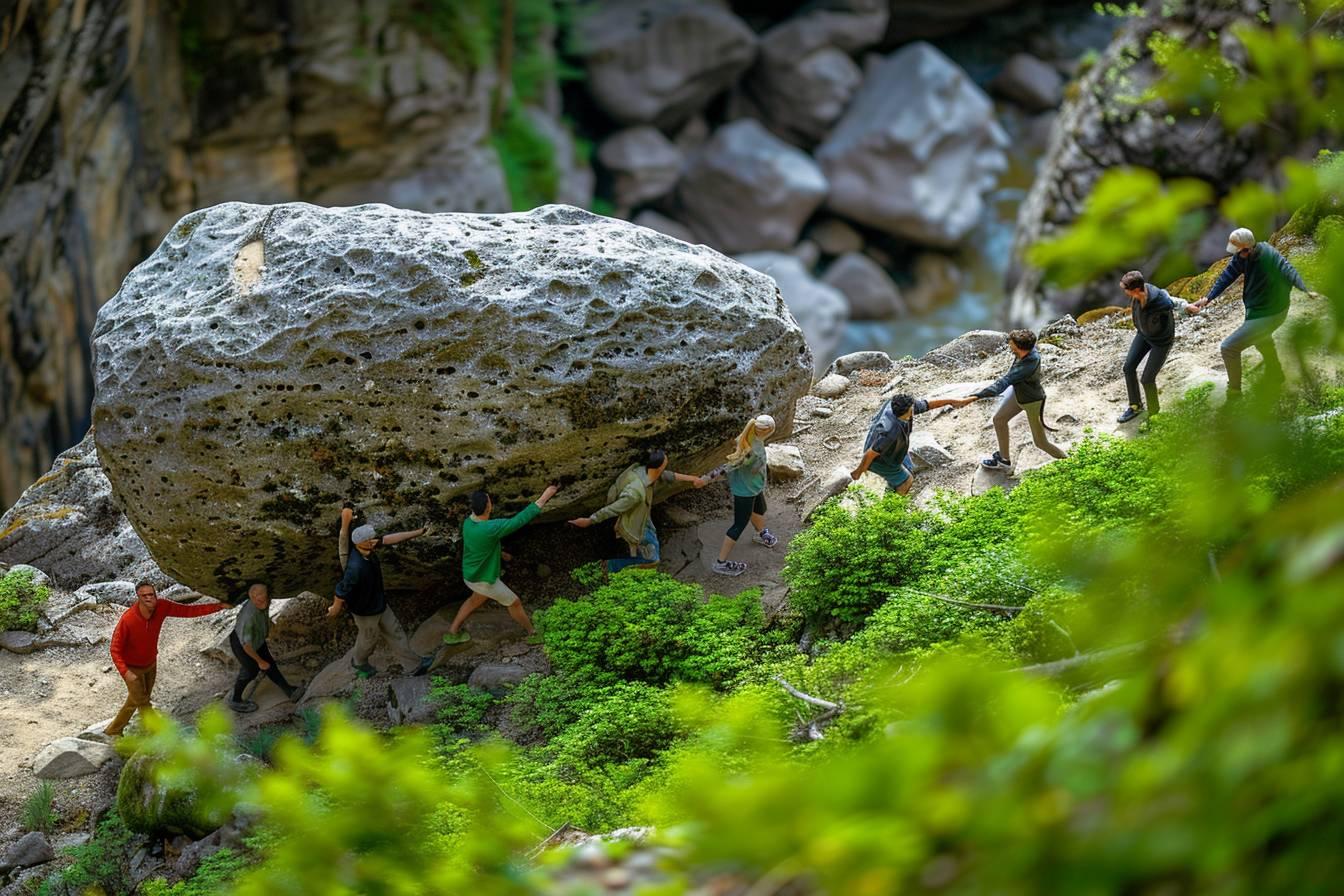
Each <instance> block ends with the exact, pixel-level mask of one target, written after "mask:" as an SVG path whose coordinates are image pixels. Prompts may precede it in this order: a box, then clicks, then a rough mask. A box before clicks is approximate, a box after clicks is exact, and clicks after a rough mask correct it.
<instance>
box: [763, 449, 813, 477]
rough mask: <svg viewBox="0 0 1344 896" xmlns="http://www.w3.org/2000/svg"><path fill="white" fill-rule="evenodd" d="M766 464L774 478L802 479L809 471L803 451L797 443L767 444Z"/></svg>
mask: <svg viewBox="0 0 1344 896" xmlns="http://www.w3.org/2000/svg"><path fill="white" fill-rule="evenodd" d="M765 465H766V469H767V470H769V473H770V478H771V479H772V480H774V479H779V480H787V479H801V478H802V476H803V474H804V473H806V472H807V464H805V463H803V452H801V451H799V450H798V446H796V445H766V446H765Z"/></svg>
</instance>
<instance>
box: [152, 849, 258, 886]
mask: <svg viewBox="0 0 1344 896" xmlns="http://www.w3.org/2000/svg"><path fill="white" fill-rule="evenodd" d="M253 861H254V859H253V858H252V857H251V856H249V855H247V854H246V853H242V852H234V851H233V850H231V849H228V848H225V849H221V850H219V851H218V852H214V853H211V854H210V855H208V856H206V857H205V858H204V859H202V860H201V864H200V866H199V867H197V869H196V873H195V874H193V875H192V876H191V877H189V878H187V879H186V880H181V881H178V882H177V883H175V884H169V883H168V882H167V881H166V880H164V879H163V878H161V877H158V878H153V879H151V880H147V881H145V882H144V883H143V884H141V885H140V891H139V892H140V894H141V896H224V894H226V893H231V892H233V882H234V880H235V879H236V878H237V877H238V875H239V874H241V873H242V872H243V871H244V870H245V869H246V868H247V867H248V866H250V865H251V864H252V863H253Z"/></svg>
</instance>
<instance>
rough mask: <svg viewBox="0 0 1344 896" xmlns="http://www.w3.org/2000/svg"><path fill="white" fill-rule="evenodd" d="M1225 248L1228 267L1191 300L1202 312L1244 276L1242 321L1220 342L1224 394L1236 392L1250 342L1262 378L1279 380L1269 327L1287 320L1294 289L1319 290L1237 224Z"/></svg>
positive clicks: (1271, 333)
mask: <svg viewBox="0 0 1344 896" xmlns="http://www.w3.org/2000/svg"><path fill="white" fill-rule="evenodd" d="M1227 251H1228V254H1230V255H1231V256H1232V258H1231V259H1229V260H1228V262H1227V267H1225V268H1223V272H1222V273H1221V274H1219V275H1218V279H1217V280H1215V281H1214V282H1213V286H1212V287H1211V288H1210V289H1209V292H1208V294H1207V295H1205V296H1204V298H1202V299H1200V300H1199V301H1198V302H1195V303H1194V304H1195V307H1196V308H1198V309H1200V310H1203V308H1204V307H1205V306H1206V305H1208V304H1209V302H1211V301H1213V300H1214V299H1216V298H1218V296H1220V295H1221V294H1222V292H1223V290H1225V289H1227V288H1228V287H1229V286H1231V285H1232V284H1233V283H1234V282H1235V281H1236V279H1237V278H1238V277H1245V280H1244V281H1243V282H1242V287H1241V301H1242V304H1244V305H1245V306H1246V320H1245V322H1244V323H1242V325H1241V326H1240V327H1237V329H1236V330H1234V331H1233V332H1232V335H1230V336H1228V337H1227V338H1226V339H1224V340H1223V343H1222V345H1221V346H1219V348H1220V350H1221V352H1222V355H1223V364H1224V365H1226V367H1227V394H1228V397H1229V398H1234V397H1237V396H1239V395H1241V353H1242V352H1244V351H1245V350H1246V349H1247V348H1248V347H1250V346H1252V345H1253V346H1255V347H1256V348H1257V349H1259V350H1260V355H1261V357H1263V358H1264V359H1265V380H1266V382H1270V383H1279V382H1282V381H1283V366H1282V365H1281V364H1279V352H1278V349H1276V348H1275V346H1274V331H1275V330H1277V329H1278V328H1279V327H1281V326H1283V322H1284V321H1285V320H1287V319H1288V300H1289V295H1290V294H1291V293H1292V291H1293V287H1294V286H1296V287H1297V288H1298V289H1300V290H1302V291H1303V292H1305V293H1307V295H1309V296H1311V297H1312V298H1319V296H1318V294H1317V293H1315V292H1313V291H1311V290H1309V289H1307V284H1306V283H1304V282H1302V275H1301V274H1299V273H1298V272H1297V269H1296V268H1294V267H1293V266H1292V265H1291V264H1289V263H1288V259H1286V258H1284V257H1283V256H1282V255H1280V254H1279V252H1278V250H1277V249H1275V248H1274V247H1273V246H1271V245H1270V244H1269V243H1257V242H1256V241H1255V234H1253V233H1251V231H1250V230H1248V229H1247V228H1245V227H1238V228H1237V229H1236V230H1234V231H1232V233H1231V234H1230V235H1229V236H1228V238H1227Z"/></svg>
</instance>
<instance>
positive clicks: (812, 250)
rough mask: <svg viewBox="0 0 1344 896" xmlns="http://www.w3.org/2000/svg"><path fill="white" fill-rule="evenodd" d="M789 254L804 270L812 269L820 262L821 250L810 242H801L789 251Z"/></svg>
mask: <svg viewBox="0 0 1344 896" xmlns="http://www.w3.org/2000/svg"><path fill="white" fill-rule="evenodd" d="M789 254H790V255H792V256H793V257H794V258H796V259H798V261H799V262H801V263H802V265H803V267H805V268H814V267H816V266H817V262H819V261H821V250H820V249H818V248H817V244H816V243H814V242H812V241H811V240H803V241H802V242H801V243H799V244H798V245H796V246H794V247H793V248H792V249H790V250H789Z"/></svg>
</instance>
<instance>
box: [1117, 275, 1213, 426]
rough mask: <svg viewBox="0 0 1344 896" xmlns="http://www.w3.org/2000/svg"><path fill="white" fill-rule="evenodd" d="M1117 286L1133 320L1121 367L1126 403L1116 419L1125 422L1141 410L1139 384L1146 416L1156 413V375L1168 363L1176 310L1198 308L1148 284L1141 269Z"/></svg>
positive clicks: (1188, 310)
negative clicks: (1127, 304)
mask: <svg viewBox="0 0 1344 896" xmlns="http://www.w3.org/2000/svg"><path fill="white" fill-rule="evenodd" d="M1120 288H1121V289H1123V290H1124V291H1125V295H1127V296H1129V301H1130V308H1129V311H1130V315H1131V316H1132V317H1133V319H1134V339H1133V341H1132V342H1130V344H1129V354H1128V355H1127V356H1126V357H1125V363H1124V367H1123V370H1124V373H1125V390H1126V393H1127V396H1128V398H1129V406H1128V407H1127V408H1125V410H1124V412H1123V413H1122V414H1121V415H1120V419H1119V421H1118V422H1120V423H1128V422H1129V421H1131V420H1133V419H1134V418H1136V417H1138V416H1139V415H1140V414H1142V413H1143V410H1144V408H1143V400H1142V399H1141V398H1140V397H1139V384H1140V383H1142V384H1143V393H1144V396H1146V397H1147V399H1148V416H1150V417H1151V416H1152V415H1153V414H1156V413H1157V412H1158V409H1159V407H1158V401H1157V374H1158V373H1159V372H1160V371H1161V370H1162V365H1163V364H1165V363H1167V355H1168V354H1169V353H1170V352H1171V347H1172V345H1173V344H1175V342H1176V316H1175V315H1176V312H1177V311H1184V312H1185V313H1186V314H1198V313H1199V308H1198V307H1196V306H1195V305H1192V304H1190V303H1188V302H1186V301H1185V300H1184V299H1179V298H1176V297H1174V296H1172V295H1171V294H1170V293H1168V292H1167V291H1166V290H1165V289H1159V288H1158V287H1156V286H1154V285H1153V284H1151V283H1148V282H1147V281H1146V280H1144V277H1143V274H1142V273H1141V272H1140V271H1130V272H1129V273H1127V274H1125V276H1123V277H1121V278H1120ZM1145 356H1147V358H1148V363H1147V364H1145V365H1144V367H1143V376H1142V377H1140V376H1139V364H1140V363H1141V362H1142V361H1143V359H1144V357H1145Z"/></svg>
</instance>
